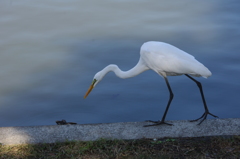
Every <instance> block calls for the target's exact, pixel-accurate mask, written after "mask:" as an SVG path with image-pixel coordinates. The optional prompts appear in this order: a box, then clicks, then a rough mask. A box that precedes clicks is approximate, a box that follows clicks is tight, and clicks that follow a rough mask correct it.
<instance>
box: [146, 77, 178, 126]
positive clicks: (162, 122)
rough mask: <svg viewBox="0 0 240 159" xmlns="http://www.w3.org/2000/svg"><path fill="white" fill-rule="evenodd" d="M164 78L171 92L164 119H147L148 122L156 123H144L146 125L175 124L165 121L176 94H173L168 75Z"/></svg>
mask: <svg viewBox="0 0 240 159" xmlns="http://www.w3.org/2000/svg"><path fill="white" fill-rule="evenodd" d="M164 79H165V81H166V84H167V87H168V90H169V93H170V97H169V100H168V104H167V107H166V110H165V112H164V114H163V117H162V120H161V121H160V120H158V121H152V120H146V122H152V123H154V124H152V125H144V127H148V126H156V125H161V124H166V125H173V124H169V123H166V122H165V118H166V115H167V112H168V109H169V106H170V104H171V102H172V99H173V96H174V95H173V92H172V89H171V87H170V85H169V82H168V79H167V77H164Z"/></svg>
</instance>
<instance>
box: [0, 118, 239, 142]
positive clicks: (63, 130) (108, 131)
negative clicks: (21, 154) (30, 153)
mask: <svg viewBox="0 0 240 159" xmlns="http://www.w3.org/2000/svg"><path fill="white" fill-rule="evenodd" d="M168 122H169V123H173V124H174V126H168V125H160V126H153V127H143V125H146V124H148V123H147V122H127V123H108V124H87V125H54V126H28V127H1V128H0V143H1V144H4V145H10V144H26V143H28V144H36V143H54V142H64V141H66V140H68V141H71V140H81V141H89V140H97V139H100V138H107V139H140V138H163V137H169V138H170V137H172V138H173V137H202V136H220V135H240V118H236V119H207V120H206V121H204V122H203V123H202V124H201V125H200V126H199V125H197V123H198V122H189V121H186V120H183V121H168Z"/></svg>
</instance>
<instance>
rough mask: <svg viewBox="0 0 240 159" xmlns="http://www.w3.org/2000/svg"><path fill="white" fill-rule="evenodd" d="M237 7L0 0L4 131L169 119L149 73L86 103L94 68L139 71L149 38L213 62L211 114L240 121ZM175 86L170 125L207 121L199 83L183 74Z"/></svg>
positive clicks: (186, 0) (164, 96) (117, 82)
mask: <svg viewBox="0 0 240 159" xmlns="http://www.w3.org/2000/svg"><path fill="white" fill-rule="evenodd" d="M239 8H240V3H239V2H238V1H237V0H228V1H224V0H213V1H205V0H204V1H194V2H193V1H190V0H182V1H179V2H177V1H167V2H166V1H152V2H149V1H144V0H142V1H138V0H132V1H120V0H106V1H104V2H102V1H101V2H100V1H97V0H90V1H87V2H86V1H76V0H69V1H63V0H50V1H31V0H22V1H16V0H12V1H9V0H2V1H0V14H1V17H0V26H1V30H0V35H1V36H0V37H1V38H0V79H1V80H0V119H1V120H0V126H30V125H53V124H55V121H56V120H61V119H65V120H67V121H72V122H77V123H79V124H83V123H109V122H130V121H144V120H147V119H152V120H158V119H161V117H162V115H163V112H164V110H165V107H166V104H167V101H168V97H169V93H168V89H167V87H166V84H165V82H164V80H163V79H162V77H160V76H159V75H158V74H156V73H155V72H153V71H151V70H150V71H147V72H144V73H142V74H140V75H139V76H136V77H133V78H130V79H125V80H123V79H119V78H118V77H116V76H115V74H114V73H109V74H108V75H107V76H106V77H105V78H104V79H103V80H102V81H101V83H99V84H98V85H97V87H96V88H95V89H94V90H93V91H92V92H91V94H90V95H89V97H88V98H87V99H83V96H84V94H85V92H86V91H87V89H88V87H89V85H90V83H91V81H92V78H93V76H94V75H95V73H96V72H98V71H99V70H101V69H102V68H104V67H105V66H106V65H108V64H111V63H114V64H117V65H118V66H119V67H120V68H121V69H122V70H128V69H130V68H132V67H133V66H135V64H136V63H137V62H138V59H139V48H140V46H141V45H142V44H143V43H144V42H146V41H150V40H156V41H164V42H167V43H171V44H173V45H175V46H177V47H179V48H181V49H182V50H185V51H186V52H188V53H190V54H192V55H194V56H195V57H196V59H197V60H199V61H201V62H202V63H203V64H204V65H205V66H207V67H208V68H209V69H210V70H211V71H212V73H213V75H212V77H210V78H208V79H204V78H197V79H198V80H199V81H200V82H202V84H203V89H204V92H205V96H206V100H207V103H208V106H209V109H210V111H211V112H212V113H213V114H216V115H218V116H219V117H220V118H239V117H240V106H239V100H238V99H239V92H240V82H239V77H240V74H239V72H240V52H239V50H240V45H239V39H240V28H239V26H240V19H239V14H240V10H239ZM169 82H170V84H171V86H172V89H173V92H174V94H175V96H174V99H173V101H172V105H171V107H170V109H169V112H168V115H167V118H166V119H167V120H185V119H195V118H197V117H200V115H202V113H203V104H202V101H201V97H200V93H199V91H198V88H197V86H196V85H195V83H194V82H192V81H191V80H189V79H188V78H186V77H185V76H178V77H169ZM209 118H211V117H209Z"/></svg>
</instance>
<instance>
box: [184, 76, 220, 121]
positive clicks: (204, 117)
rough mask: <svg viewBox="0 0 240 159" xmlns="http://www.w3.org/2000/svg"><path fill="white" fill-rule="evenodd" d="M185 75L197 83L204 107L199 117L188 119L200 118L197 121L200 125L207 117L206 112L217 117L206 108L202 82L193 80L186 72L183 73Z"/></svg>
mask: <svg viewBox="0 0 240 159" xmlns="http://www.w3.org/2000/svg"><path fill="white" fill-rule="evenodd" d="M185 75H186V76H187V77H188V78H190V79H191V80H193V81H194V82H195V83H196V84H197V86H198V88H199V90H200V93H201V96H202V101H203V105H204V109H205V112H204V113H203V115H202V116H201V117H200V118H197V119H195V120H190V121H191V122H193V121H198V120H200V119H202V120H201V121H200V122H199V123H198V125H200V124H201V123H202V122H203V121H204V120H205V119H206V118H207V115H208V114H209V115H211V116H213V117H215V118H218V116H216V115H213V114H212V113H210V112H209V110H208V107H207V104H206V101H205V98H204V94H203V90H202V84H201V83H200V82H198V81H197V80H195V79H194V78H192V77H191V76H189V75H187V74H185Z"/></svg>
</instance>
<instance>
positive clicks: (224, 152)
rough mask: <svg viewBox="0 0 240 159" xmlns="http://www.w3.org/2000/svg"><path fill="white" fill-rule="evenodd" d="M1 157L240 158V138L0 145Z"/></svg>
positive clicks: (104, 158) (63, 158)
mask: <svg viewBox="0 0 240 159" xmlns="http://www.w3.org/2000/svg"><path fill="white" fill-rule="evenodd" d="M0 158H4V159H8V158H9V159H13V158H17V159H20V158H24V159H25V158H26V159H28V158H29V159H34V158H36V159H40V158H47V159H56V158H59V159H66V158H73V159H75V158H79V159H81V158H83V159H98V158H103V159H106V158H111V159H112V158H113V159H114V158H119V159H132V158H137V159H138V158H142V159H151V158H152V159H157V158H160V159H161V158H162V159H165V158H224V159H225V158H240V136H231V137H201V138H164V139H155V140H153V139H140V140H106V139H101V140H97V141H88V142H85V141H67V142H64V143H52V144H36V145H30V144H24V145H11V146H7V145H0Z"/></svg>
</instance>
